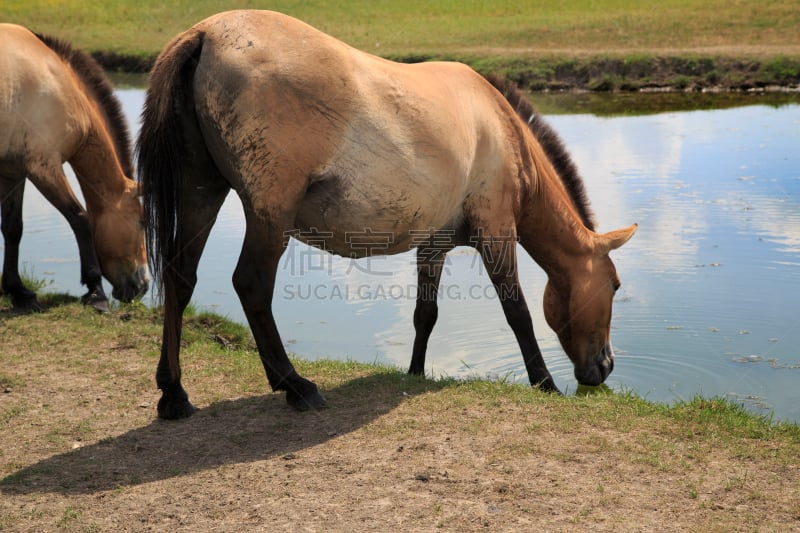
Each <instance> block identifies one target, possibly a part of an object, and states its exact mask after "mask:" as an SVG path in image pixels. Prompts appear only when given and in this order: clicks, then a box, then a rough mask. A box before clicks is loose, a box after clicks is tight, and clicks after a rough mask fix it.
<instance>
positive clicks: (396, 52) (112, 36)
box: [0, 0, 800, 90]
mask: <svg viewBox="0 0 800 533" xmlns="http://www.w3.org/2000/svg"><path fill="white" fill-rule="evenodd" d="M233 7H242V8H270V9H274V10H278V11H282V12H285V13H287V14H290V15H293V16H296V17H298V18H301V19H303V20H305V21H307V22H309V23H311V24H312V25H314V26H316V27H318V28H320V29H322V30H323V31H326V32H328V33H331V34H332V35H334V36H336V37H338V38H340V39H342V40H344V41H345V42H347V43H350V44H352V45H353V46H355V47H357V48H361V49H363V50H366V51H369V52H372V53H375V54H378V55H382V56H384V57H389V58H393V59H399V60H404V61H416V60H424V59H433V58H439V59H457V60H461V61H465V62H467V63H470V64H472V65H473V66H475V67H476V68H477V69H478V70H481V71H483V72H489V71H491V72H504V73H506V74H507V75H509V76H510V77H512V78H513V79H515V80H517V81H518V82H520V83H521V84H523V85H524V86H527V87H529V88H532V89H546V88H549V89H569V88H576V87H578V88H589V89H593V90H612V89H628V90H633V89H641V88H657V87H673V88H677V89H691V88H710V87H721V88H739V89H747V88H759V87H767V86H770V85H780V86H784V87H786V86H796V85H797V84H798V83H800V32H798V31H797V28H798V27H800V2H798V1H797V0H778V1H772V2H747V1H735V2H731V1H723V0H709V1H707V2H699V1H689V0H665V1H663V2H658V4H652V3H649V2H638V1H635V0H606V1H602V2H595V1H589V0H572V1H567V2H544V1H530V2H519V1H511V0H501V1H497V2H492V3H490V4H487V3H486V2H473V1H468V2H465V1H461V0H459V1H456V0H442V1H437V2H429V1H427V0H425V1H423V0H412V1H410V2H399V1H392V2H371V1H367V0H363V1H353V2H344V3H341V2H340V3H336V2H325V1H310V2H298V1H287V0H277V1H274V2H258V1H242V2H236V3H234V4H231V3H230V2H223V1H221V0H201V1H193V2H188V1H184V0H181V1H177V2H170V3H166V4H165V3H162V2H155V1H152V0H142V1H137V2H133V1H131V0H122V1H119V2H106V3H102V2H77V1H65V2H58V3H54V2H49V1H45V0H32V1H31V0H26V1H21V0H9V1H6V2H4V3H3V4H2V5H0V20H5V21H10V22H16V23H20V24H24V25H27V26H29V27H31V28H34V29H35V30H36V31H40V32H44V33H50V34H54V35H57V36H60V37H62V38H65V39H68V40H70V41H72V42H73V43H74V44H75V45H77V46H80V47H82V48H85V49H88V50H91V51H93V52H95V53H96V55H97V57H99V58H100V59H101V60H102V61H103V62H104V63H105V64H106V65H108V66H110V67H115V68H121V69H125V70H136V69H140V70H141V69H147V68H148V67H149V65H150V64H151V62H152V59H153V58H154V57H155V55H156V54H157V53H158V51H159V50H160V49H161V48H162V47H163V46H164V44H166V42H167V41H168V40H169V39H170V38H171V37H172V36H174V35H175V34H177V33H178V32H180V31H183V30H184V29H186V28H188V27H189V26H190V25H191V24H193V23H195V22H197V21H199V20H201V19H203V18H205V17H206V16H208V15H210V14H213V13H216V12H219V11H223V10H226V9H231V8H233Z"/></svg>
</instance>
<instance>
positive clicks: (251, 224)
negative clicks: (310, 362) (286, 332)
mask: <svg viewBox="0 0 800 533" xmlns="http://www.w3.org/2000/svg"><path fill="white" fill-rule="evenodd" d="M245 212H246V213H247V209H245ZM246 218H247V230H246V231H245V237H244V243H243V245H242V253H241V255H240V257H239V262H238V264H237V265H236V271H235V272H234V275H233V286H234V288H235V289H236V293H237V294H238V295H239V300H240V301H241V303H242V308H243V309H244V313H245V316H246V317H247V321H248V323H249V324H250V329H251V330H252V331H253V337H254V338H255V341H256V345H257V346H258V353H259V356H260V358H261V363H262V364H263V365H264V371H265V372H266V374H267V380H268V381H269V384H270V386H271V387H272V390H275V391H277V390H283V391H286V401H287V402H288V403H289V405H291V406H292V407H294V408H295V409H298V410H300V411H306V410H308V409H319V408H322V407H325V406H326V401H325V398H324V397H323V396H322V395H321V394H320V393H319V390H318V389H317V386H316V385H315V384H314V383H313V382H311V381H309V380H307V379H305V378H303V377H301V376H300V375H299V374H298V373H297V371H296V370H295V369H294V366H293V365H292V363H291V361H289V356H288V355H287V354H286V350H285V349H284V347H283V342H282V341H281V338H280V334H279V333H278V327H277V326H276V324H275V318H274V316H273V314H272V296H273V293H274V290H275V277H276V274H277V270H278V263H279V261H280V257H281V254H282V253H283V249H284V247H283V243H284V236H283V235H278V234H274V233H275V232H270V231H269V230H268V229H265V228H267V227H269V226H270V225H271V224H270V223H269V222H265V221H263V220H262V221H257V220H255V218H256V217H254V216H246Z"/></svg>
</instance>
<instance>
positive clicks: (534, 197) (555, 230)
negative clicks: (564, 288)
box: [518, 154, 593, 277]
mask: <svg viewBox="0 0 800 533" xmlns="http://www.w3.org/2000/svg"><path fill="white" fill-rule="evenodd" d="M542 155H543V154H539V156H540V157H541V156H542ZM541 161H546V159H544V160H543V159H539V160H537V162H536V164H535V165H534V166H535V168H536V173H537V176H536V177H535V178H534V183H535V185H534V186H533V187H532V190H531V193H530V195H529V196H528V199H527V205H525V206H523V215H522V217H521V219H520V223H519V225H518V233H519V238H520V244H522V246H523V247H524V248H525V249H526V250H527V251H528V253H529V254H530V255H531V257H533V259H534V260H535V261H536V262H537V263H538V264H539V265H540V266H541V267H542V268H543V269H544V270H545V271H546V272H547V273H548V275H550V276H551V277H552V276H553V275H557V274H558V273H559V272H563V271H564V270H565V268H566V267H567V266H568V265H569V264H571V262H574V261H575V258H576V257H580V256H587V255H588V254H591V253H592V251H593V239H592V235H593V232H592V231H591V230H589V229H588V228H586V226H584V224H583V221H582V220H581V217H580V215H579V214H578V211H577V209H576V208H575V206H574V204H573V203H572V201H571V200H570V197H569V193H568V192H567V190H566V188H565V187H564V185H563V183H562V182H561V179H560V178H559V177H558V176H557V175H556V173H555V170H554V169H553V167H552V165H550V164H549V162H545V163H541Z"/></svg>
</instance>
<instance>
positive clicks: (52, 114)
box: [0, 24, 85, 165]
mask: <svg viewBox="0 0 800 533" xmlns="http://www.w3.org/2000/svg"><path fill="white" fill-rule="evenodd" d="M0 41H2V42H3V46H2V47H0V72H2V73H3V75H2V76H0V160H3V161H5V162H6V165H8V164H10V163H9V162H10V161H12V160H13V161H20V160H28V159H30V158H32V157H34V155H35V156H36V157H37V158H41V157H43V155H42V154H50V155H49V157H52V158H55V159H57V158H61V157H63V154H65V153H68V152H69V151H70V150H72V149H73V148H74V146H75V144H76V142H77V140H78V139H77V138H76V137H77V135H79V134H80V131H81V128H82V127H84V126H85V124H82V123H76V122H75V120H74V118H73V117H72V116H71V114H70V113H69V108H70V107H74V106H75V105H76V104H77V103H78V102H79V100H77V99H76V98H77V95H76V94H75V91H74V78H73V77H70V75H69V74H68V72H67V69H65V67H64V63H63V62H62V60H61V59H60V58H59V56H58V55H57V54H56V53H55V52H53V51H52V50H50V49H49V48H48V47H47V46H46V45H45V44H44V43H43V42H42V41H41V40H40V39H39V38H38V37H36V35H34V34H33V33H32V32H30V31H29V30H28V29H26V28H24V27H22V26H17V25H14V24H0ZM28 162H29V161H28ZM53 162H54V161H50V162H49V163H53ZM49 163H48V164H49ZM58 163H59V164H60V163H61V161H58ZM43 164H44V163H43Z"/></svg>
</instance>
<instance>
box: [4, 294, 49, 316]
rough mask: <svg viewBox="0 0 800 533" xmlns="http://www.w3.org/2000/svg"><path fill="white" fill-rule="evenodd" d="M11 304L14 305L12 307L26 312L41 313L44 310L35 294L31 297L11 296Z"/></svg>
mask: <svg viewBox="0 0 800 533" xmlns="http://www.w3.org/2000/svg"><path fill="white" fill-rule="evenodd" d="M11 304H12V305H13V306H14V309H18V310H20V311H26V312H28V313H41V312H42V311H44V307H42V304H40V303H39V300H38V299H36V296H35V295H34V296H33V297H31V298H19V299H17V298H12V299H11Z"/></svg>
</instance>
